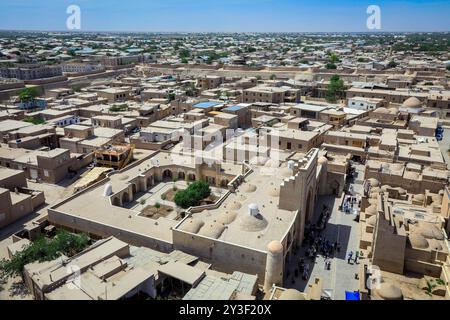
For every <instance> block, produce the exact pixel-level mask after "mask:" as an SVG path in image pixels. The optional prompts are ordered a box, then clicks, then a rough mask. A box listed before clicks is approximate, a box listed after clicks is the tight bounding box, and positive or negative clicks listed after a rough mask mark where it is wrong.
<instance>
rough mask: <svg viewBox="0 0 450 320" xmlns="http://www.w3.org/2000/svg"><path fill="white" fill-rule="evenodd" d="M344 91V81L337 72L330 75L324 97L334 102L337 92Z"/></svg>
mask: <svg viewBox="0 0 450 320" xmlns="http://www.w3.org/2000/svg"><path fill="white" fill-rule="evenodd" d="M343 91H344V81H343V80H342V79H341V78H339V76H338V75H337V74H335V75H333V76H331V78H330V84H329V85H328V91H327V94H326V99H327V101H328V102H331V103H335V102H336V101H337V96H338V94H340V93H342V92H343Z"/></svg>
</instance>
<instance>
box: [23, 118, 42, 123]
mask: <svg viewBox="0 0 450 320" xmlns="http://www.w3.org/2000/svg"><path fill="white" fill-rule="evenodd" d="M23 121H25V122H28V123H32V124H44V123H45V121H44V120H43V119H41V118H35V117H32V116H26V117H25V118H24V119H23Z"/></svg>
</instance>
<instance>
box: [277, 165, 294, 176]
mask: <svg viewBox="0 0 450 320" xmlns="http://www.w3.org/2000/svg"><path fill="white" fill-rule="evenodd" d="M280 175H281V176H282V177H283V178H290V177H292V176H293V175H294V171H293V170H292V169H289V168H288V167H286V168H283V169H281V170H280Z"/></svg>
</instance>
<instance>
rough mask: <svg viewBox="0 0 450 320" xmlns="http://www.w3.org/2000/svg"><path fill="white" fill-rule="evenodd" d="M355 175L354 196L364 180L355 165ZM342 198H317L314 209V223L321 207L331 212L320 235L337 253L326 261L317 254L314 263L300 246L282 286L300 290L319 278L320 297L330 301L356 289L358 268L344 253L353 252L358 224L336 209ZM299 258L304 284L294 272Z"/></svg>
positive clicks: (361, 172)
mask: <svg viewBox="0 0 450 320" xmlns="http://www.w3.org/2000/svg"><path fill="white" fill-rule="evenodd" d="M356 173H357V176H356V177H355V182H354V183H352V184H351V185H352V186H353V189H354V191H355V194H356V195H358V194H361V193H362V183H363V181H364V166H362V165H357V166H356ZM343 197H344V195H343V196H342V197H340V198H336V197H334V196H322V197H320V198H319V200H318V202H317V204H316V208H315V210H316V211H315V221H316V222H317V221H318V219H319V216H320V213H321V211H322V210H323V206H324V205H326V206H327V207H328V208H330V209H331V216H330V218H329V220H328V224H327V226H326V228H325V230H324V231H323V232H322V234H321V236H322V238H323V239H325V240H328V241H329V243H331V244H334V243H335V242H336V241H337V242H338V243H339V244H340V250H339V252H336V253H335V254H334V255H332V256H331V257H330V258H329V259H326V258H325V257H324V256H322V255H321V254H318V255H317V257H316V259H315V261H312V259H310V258H307V257H306V255H307V254H306V252H307V250H308V248H309V246H303V247H302V248H301V250H300V251H299V252H298V253H297V256H296V257H295V258H293V259H291V262H290V264H289V268H288V270H289V277H288V278H287V280H286V287H288V288H295V289H297V290H299V291H304V290H306V288H307V287H308V285H309V284H311V283H313V282H314V280H315V278H317V277H320V278H322V281H323V289H324V294H323V295H329V297H330V298H331V299H332V300H345V292H346V291H356V290H358V280H357V279H356V277H355V274H356V273H357V272H358V267H359V265H357V264H355V263H354V262H351V263H350V264H349V263H348V261H347V257H348V253H349V252H350V251H353V252H355V251H356V250H358V248H359V237H360V230H359V224H358V222H357V221H355V218H356V215H354V214H346V213H344V212H342V211H340V210H339V206H340V205H341V203H342V200H343ZM301 258H303V259H304V261H305V263H306V264H309V268H310V275H309V278H308V279H307V280H306V281H305V280H303V279H302V274H301V273H300V272H299V276H298V277H295V270H296V269H298V262H299V261H300V259H301ZM327 261H329V262H331V267H330V270H327V268H326V262H327Z"/></svg>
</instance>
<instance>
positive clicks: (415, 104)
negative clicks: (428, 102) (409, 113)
mask: <svg viewBox="0 0 450 320" xmlns="http://www.w3.org/2000/svg"><path fill="white" fill-rule="evenodd" d="M402 107H403V108H408V109H419V108H422V102H420V100H419V99H417V98H416V97H411V98H408V99H406V100H405V102H403V104H402Z"/></svg>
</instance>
